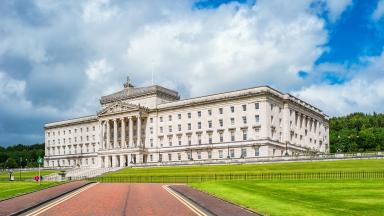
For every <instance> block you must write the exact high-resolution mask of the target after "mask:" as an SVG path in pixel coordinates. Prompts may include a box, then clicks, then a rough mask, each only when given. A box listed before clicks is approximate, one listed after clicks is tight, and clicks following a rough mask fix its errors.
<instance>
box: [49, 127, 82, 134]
mask: <svg viewBox="0 0 384 216" xmlns="http://www.w3.org/2000/svg"><path fill="white" fill-rule="evenodd" d="M75 133H77V128H75ZM53 135H55V132H53Z"/></svg>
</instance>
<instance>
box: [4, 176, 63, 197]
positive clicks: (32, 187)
mask: <svg viewBox="0 0 384 216" xmlns="http://www.w3.org/2000/svg"><path fill="white" fill-rule="evenodd" d="M58 184H61V183H58V182H41V188H47V187H51V186H54V185H58ZM38 189H39V183H38V182H27V181H21V182H20V181H14V182H9V181H8V182H6V181H0V200H3V199H6V198H9V197H13V196H16V195H21V194H25V193H28V192H32V191H36V190H38Z"/></svg>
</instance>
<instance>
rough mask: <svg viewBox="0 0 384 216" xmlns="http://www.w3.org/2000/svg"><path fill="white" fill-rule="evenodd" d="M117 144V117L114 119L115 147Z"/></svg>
mask: <svg viewBox="0 0 384 216" xmlns="http://www.w3.org/2000/svg"><path fill="white" fill-rule="evenodd" d="M116 146H117V119H113V148H116Z"/></svg>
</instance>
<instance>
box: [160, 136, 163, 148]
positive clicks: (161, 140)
mask: <svg viewBox="0 0 384 216" xmlns="http://www.w3.org/2000/svg"><path fill="white" fill-rule="evenodd" d="M160 146H161V147H163V137H160Z"/></svg>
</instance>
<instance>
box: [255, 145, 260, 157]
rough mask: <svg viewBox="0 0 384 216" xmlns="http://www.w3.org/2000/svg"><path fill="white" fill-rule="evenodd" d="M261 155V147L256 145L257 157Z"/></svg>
mask: <svg viewBox="0 0 384 216" xmlns="http://www.w3.org/2000/svg"><path fill="white" fill-rule="evenodd" d="M258 156H260V148H258V147H256V148H255V157H258Z"/></svg>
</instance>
